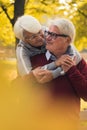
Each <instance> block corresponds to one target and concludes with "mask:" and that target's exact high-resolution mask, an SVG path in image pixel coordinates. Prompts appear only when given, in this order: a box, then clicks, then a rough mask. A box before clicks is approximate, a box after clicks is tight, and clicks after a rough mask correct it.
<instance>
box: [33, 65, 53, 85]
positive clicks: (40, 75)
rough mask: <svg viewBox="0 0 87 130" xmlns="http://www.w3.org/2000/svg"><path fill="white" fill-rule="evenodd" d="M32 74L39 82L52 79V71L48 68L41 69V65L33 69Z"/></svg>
mask: <svg viewBox="0 0 87 130" xmlns="http://www.w3.org/2000/svg"><path fill="white" fill-rule="evenodd" d="M33 74H34V76H35V77H36V79H37V81H38V82H39V83H46V82H49V81H51V80H52V79H53V75H52V72H51V71H49V70H44V69H41V67H38V68H36V69H34V70H33Z"/></svg>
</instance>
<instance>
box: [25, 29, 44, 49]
mask: <svg viewBox="0 0 87 130" xmlns="http://www.w3.org/2000/svg"><path fill="white" fill-rule="evenodd" d="M23 36H24V42H25V43H27V44H30V45H32V46H34V47H39V46H42V45H43V44H44V35H43V32H42V31H40V32H38V33H37V34H32V33H29V32H27V31H25V30H24V31H23Z"/></svg>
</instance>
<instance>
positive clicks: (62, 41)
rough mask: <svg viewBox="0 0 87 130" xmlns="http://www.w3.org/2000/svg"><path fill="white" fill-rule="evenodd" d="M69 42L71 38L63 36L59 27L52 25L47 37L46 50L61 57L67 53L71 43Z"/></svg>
mask: <svg viewBox="0 0 87 130" xmlns="http://www.w3.org/2000/svg"><path fill="white" fill-rule="evenodd" d="M58 34H59V35H60V36H59V35H58ZM69 40H70V38H69V37H68V36H67V35H64V34H61V32H60V30H59V29H58V27H57V26H55V25H51V26H50V27H49V31H48V34H47V36H46V41H47V44H46V49H47V50H49V51H50V52H51V53H53V54H54V55H55V56H56V57H59V56H61V55H62V54H64V53H65V52H66V50H67V48H68V46H69V43H70V41H69Z"/></svg>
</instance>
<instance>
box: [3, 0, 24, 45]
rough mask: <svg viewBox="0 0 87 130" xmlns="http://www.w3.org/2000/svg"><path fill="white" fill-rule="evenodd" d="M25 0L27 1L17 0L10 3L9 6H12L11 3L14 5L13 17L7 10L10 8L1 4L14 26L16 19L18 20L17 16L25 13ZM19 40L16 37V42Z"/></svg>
mask: <svg viewBox="0 0 87 130" xmlns="http://www.w3.org/2000/svg"><path fill="white" fill-rule="evenodd" d="M25 2H26V0H15V2H14V3H12V4H10V5H9V6H11V5H13V6H14V16H13V18H11V17H10V14H9V13H8V11H7V10H8V9H7V7H6V6H5V5H1V8H2V9H3V11H4V13H5V14H6V16H7V18H8V19H9V21H10V23H11V25H12V27H13V26H14V24H15V21H16V20H17V18H18V17H20V16H21V15H23V14H24V7H25ZM9 6H8V7H9ZM18 41H19V40H18V39H16V44H17V43H18ZM16 44H15V46H16Z"/></svg>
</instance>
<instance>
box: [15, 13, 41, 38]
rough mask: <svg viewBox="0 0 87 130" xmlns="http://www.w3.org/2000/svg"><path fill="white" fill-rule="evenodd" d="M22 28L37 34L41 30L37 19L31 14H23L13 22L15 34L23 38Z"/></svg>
mask: <svg viewBox="0 0 87 130" xmlns="http://www.w3.org/2000/svg"><path fill="white" fill-rule="evenodd" d="M23 30H25V31H28V32H30V33H34V34H37V33H38V32H39V31H40V30H41V24H40V23H39V21H38V20H37V19H36V18H35V17H33V16H31V15H23V16H21V17H19V18H18V19H17V21H16V22H15V24H14V33H15V36H16V37H17V38H18V39H20V40H23Z"/></svg>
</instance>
